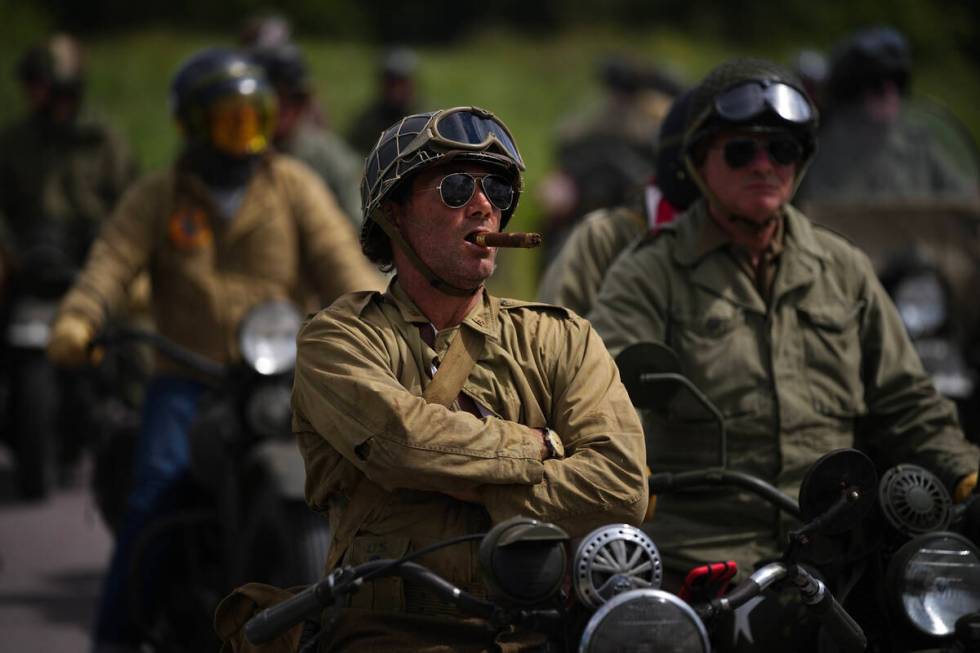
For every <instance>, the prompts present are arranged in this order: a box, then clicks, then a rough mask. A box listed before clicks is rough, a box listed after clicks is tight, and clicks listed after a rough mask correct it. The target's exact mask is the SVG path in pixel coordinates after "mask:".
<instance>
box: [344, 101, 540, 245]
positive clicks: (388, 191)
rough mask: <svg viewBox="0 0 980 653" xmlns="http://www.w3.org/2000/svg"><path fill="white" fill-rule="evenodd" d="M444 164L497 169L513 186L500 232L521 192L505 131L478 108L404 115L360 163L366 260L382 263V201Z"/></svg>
mask: <svg viewBox="0 0 980 653" xmlns="http://www.w3.org/2000/svg"><path fill="white" fill-rule="evenodd" d="M449 161H467V162H475V163H480V164H483V165H487V166H491V167H494V168H498V169H499V170H500V171H501V172H502V173H503V174H504V175H506V176H507V178H509V179H511V180H512V182H513V185H514V200H513V202H512V203H511V205H510V207H509V208H508V209H507V210H506V211H503V214H502V216H501V224H500V228H501V229H503V228H504V227H505V226H506V225H507V222H508V220H510V217H511V215H513V213H514V210H515V209H516V208H517V203H518V200H519V199H520V195H521V190H522V189H523V177H522V172H523V171H524V160H523V159H522V158H521V155H520V152H519V151H518V149H517V145H516V144H515V143H514V139H513V137H512V136H511V133H510V130H508V129H507V126H506V125H504V123H503V122H501V121H500V119H499V118H497V117H496V116H495V115H494V114H493V113H491V112H489V111H487V110H485V109H481V108H479V107H454V108H452V109H443V110H441V111H430V112H427V113H417V114H414V115H410V116H406V117H405V118H402V119H401V120H399V121H398V122H397V123H395V124H394V125H392V126H391V127H389V128H388V129H386V130H385V131H384V132H382V133H381V136H380V137H379V138H378V142H377V143H376V144H375V146H374V148H373V149H372V150H371V152H370V153H369V154H368V156H367V159H366V160H365V162H364V177H363V179H362V180H361V206H362V209H363V212H364V226H363V228H362V229H361V246H362V247H363V249H364V252H365V254H367V255H368V258H370V259H371V260H374V261H376V262H382V263H386V262H389V261H386V260H385V259H386V258H390V243H389V242H388V237H387V235H386V234H385V232H384V230H383V228H382V225H380V224H379V220H381V221H383V220H384V218H383V216H381V215H380V213H381V211H382V208H383V203H384V201H385V200H386V199H389V198H391V197H392V196H393V195H395V194H396V193H397V192H399V190H400V189H401V188H404V187H405V184H409V183H411V179H412V178H413V177H414V176H415V175H416V174H417V173H418V172H420V171H422V170H424V169H426V168H431V167H433V166H437V165H440V164H443V163H448V162H449Z"/></svg>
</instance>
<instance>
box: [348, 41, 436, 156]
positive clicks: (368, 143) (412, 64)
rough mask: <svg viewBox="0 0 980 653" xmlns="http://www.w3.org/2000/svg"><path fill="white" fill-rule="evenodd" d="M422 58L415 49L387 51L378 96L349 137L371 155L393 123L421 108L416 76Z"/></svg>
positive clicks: (362, 150)
mask: <svg viewBox="0 0 980 653" xmlns="http://www.w3.org/2000/svg"><path fill="white" fill-rule="evenodd" d="M418 67H419V58H418V55H417V54H416V53H415V51H414V50H412V49H410V48H405V47H397V48H392V49H390V50H388V51H387V52H385V53H384V56H383V57H382V59H381V64H380V66H379V69H378V91H377V93H378V96H377V98H375V99H374V100H372V101H371V103H370V104H368V105H367V106H366V107H364V109H362V110H361V112H360V113H358V114H357V116H356V117H355V118H354V120H353V122H352V123H351V127H350V131H349V133H348V135H347V139H348V141H349V142H350V144H351V145H353V146H354V148H355V149H357V151H359V152H363V153H364V154H367V153H368V152H369V151H370V150H371V148H373V147H374V146H375V145H376V144H377V142H378V136H380V135H381V132H382V131H384V130H385V129H387V128H388V126H389V125H391V124H392V123H394V122H395V121H396V120H398V119H400V118H401V117H402V116H407V115H409V114H410V113H415V112H416V111H418V98H417V97H416V95H417V89H416V86H417V83H416V77H417V75H418Z"/></svg>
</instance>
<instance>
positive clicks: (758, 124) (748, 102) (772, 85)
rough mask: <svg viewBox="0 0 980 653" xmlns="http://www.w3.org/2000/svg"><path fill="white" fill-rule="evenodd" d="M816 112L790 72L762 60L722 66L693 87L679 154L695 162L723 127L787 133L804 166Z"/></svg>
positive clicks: (810, 149)
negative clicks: (791, 138) (682, 153)
mask: <svg viewBox="0 0 980 653" xmlns="http://www.w3.org/2000/svg"><path fill="white" fill-rule="evenodd" d="M816 126H817V110H816V108H815V107H814V105H813V103H812V102H811V101H810V99H809V98H808V97H807V95H806V92H805V91H804V90H803V84H802V83H801V82H800V80H799V79H798V78H797V77H796V76H795V75H794V74H793V73H791V72H790V71H789V70H787V69H785V68H783V67H782V66H779V65H777V64H774V63H772V62H769V61H765V60H762V59H735V60H732V61H729V62H726V63H724V64H721V65H720V66H718V67H717V68H715V69H714V70H712V71H711V72H710V73H708V75H707V76H706V77H705V78H704V80H702V82H701V83H700V84H699V85H698V86H697V88H695V89H694V91H693V94H692V97H691V104H690V107H689V108H688V114H687V128H686V133H685V137H684V147H683V149H684V154H685V156H686V157H687V158H689V159H691V160H693V161H695V162H698V163H699V162H700V161H701V160H702V158H703V155H704V152H705V150H706V148H707V145H708V144H709V143H710V140H711V137H712V136H713V135H715V134H717V133H718V132H720V131H722V130H725V129H732V128H738V129H745V130H748V131H785V132H789V133H790V134H791V135H792V136H793V137H794V138H795V139H796V140H797V141H798V142H799V144H800V146H801V147H802V153H801V162H803V163H805V162H806V161H808V160H809V159H810V157H811V156H812V155H813V152H814V149H815V138H814V134H815V130H816Z"/></svg>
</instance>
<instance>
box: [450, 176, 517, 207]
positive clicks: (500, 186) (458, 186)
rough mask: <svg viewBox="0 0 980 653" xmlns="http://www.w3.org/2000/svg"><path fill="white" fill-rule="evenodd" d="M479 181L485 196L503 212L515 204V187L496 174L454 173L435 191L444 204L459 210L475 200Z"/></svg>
mask: <svg viewBox="0 0 980 653" xmlns="http://www.w3.org/2000/svg"><path fill="white" fill-rule="evenodd" d="M478 181H479V182H480V185H481V186H482V187H483V194H484V195H486V196H487V199H488V200H490V203H491V204H493V205H494V206H495V207H497V208H498V209H500V210H501V211H506V210H507V209H509V208H510V206H511V204H513V203H514V187H513V185H511V183H510V181H509V180H507V179H506V178H505V177H501V176H500V175H494V174H490V175H479V176H477V175H471V174H470V173H468V172H453V173H450V174H448V175H446V176H445V177H443V178H442V180H441V181H440V182H439V185H438V186H436V187H435V190H437V191H439V197H440V198H441V199H442V203H443V204H445V205H446V206H448V207H449V208H451V209H458V208H460V207H462V206H466V204H467V203H468V202H469V201H470V200H471V199H473V194H474V193H476V183H477V182H478Z"/></svg>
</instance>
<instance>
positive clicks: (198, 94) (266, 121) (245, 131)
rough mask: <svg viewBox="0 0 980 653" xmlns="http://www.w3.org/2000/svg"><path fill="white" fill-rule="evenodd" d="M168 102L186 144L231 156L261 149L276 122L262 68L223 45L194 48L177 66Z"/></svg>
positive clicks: (272, 92)
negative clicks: (202, 146)
mask: <svg viewBox="0 0 980 653" xmlns="http://www.w3.org/2000/svg"><path fill="white" fill-rule="evenodd" d="M170 106H171V112H172V114H173V116H174V118H175V119H176V120H177V122H178V124H179V125H180V126H181V129H182V130H183V132H184V136H185V138H186V139H187V141H188V143H189V144H190V145H204V146H207V147H209V148H211V149H213V150H215V151H217V152H220V153H221V154H224V155H228V156H231V157H248V156H252V155H256V154H261V153H262V152H264V151H265V150H266V149H267V148H268V147H269V142H270V139H271V137H272V134H273V131H274V129H275V124H276V110H277V105H276V94H275V92H274V91H273V89H272V86H271V85H270V84H269V82H268V80H267V78H266V76H265V73H264V72H263V70H262V68H261V67H259V66H257V65H256V64H255V63H253V62H252V61H251V60H250V59H249V58H248V57H247V56H245V55H244V54H242V53H239V52H237V51H235V50H229V49H224V48H212V49H207V50H203V51H201V52H198V53H197V54H194V55H192V56H191V57H190V58H189V59H187V60H186V61H185V62H184V63H183V64H182V65H181V66H180V68H179V69H178V71H177V74H176V75H175V76H174V78H173V82H172V83H171V87H170Z"/></svg>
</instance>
